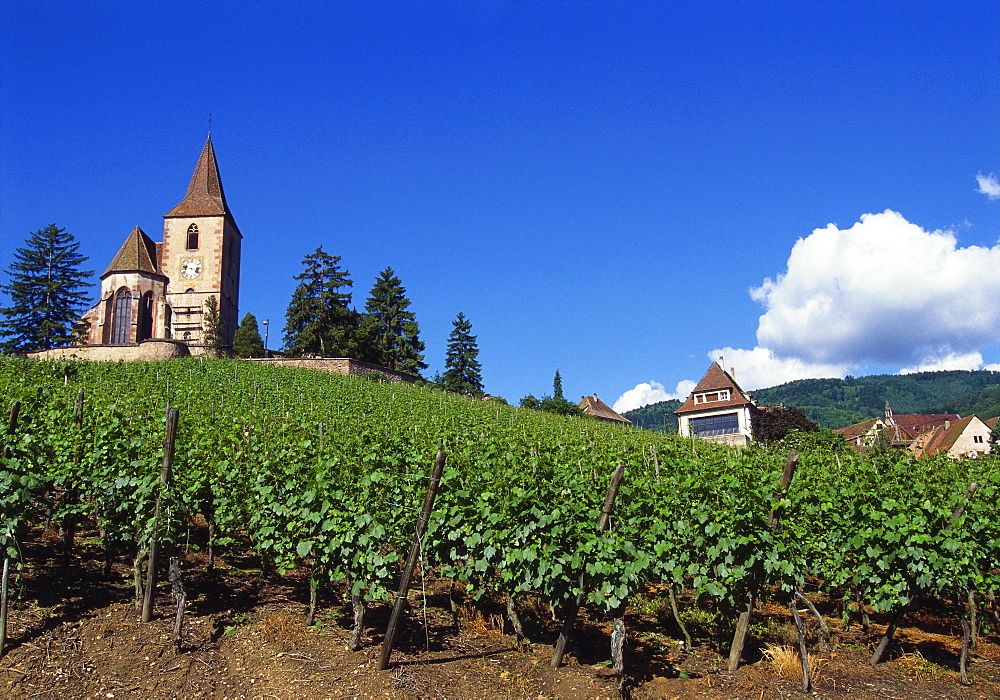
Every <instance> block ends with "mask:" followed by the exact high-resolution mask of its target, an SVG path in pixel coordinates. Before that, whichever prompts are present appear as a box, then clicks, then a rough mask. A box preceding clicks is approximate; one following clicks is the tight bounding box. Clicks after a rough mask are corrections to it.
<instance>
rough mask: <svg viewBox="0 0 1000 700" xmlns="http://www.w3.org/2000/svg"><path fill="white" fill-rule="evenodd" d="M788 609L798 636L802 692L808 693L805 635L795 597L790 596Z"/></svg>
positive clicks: (807, 659)
mask: <svg viewBox="0 0 1000 700" xmlns="http://www.w3.org/2000/svg"><path fill="white" fill-rule="evenodd" d="M788 609H789V610H791V611H792V619H793V620H794V621H795V629H796V631H797V632H798V635H799V658H801V659H802V692H803V693H808V692H809V685H810V681H809V652H808V650H807V649H806V633H805V630H804V629H803V627H802V618H801V617H799V607H798V605H796V604H795V596H794V595H793V596H792V599H791V601H789V603H788Z"/></svg>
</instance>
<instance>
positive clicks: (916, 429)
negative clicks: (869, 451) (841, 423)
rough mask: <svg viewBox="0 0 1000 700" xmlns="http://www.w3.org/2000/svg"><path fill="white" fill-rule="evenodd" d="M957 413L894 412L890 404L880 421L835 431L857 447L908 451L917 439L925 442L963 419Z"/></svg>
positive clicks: (887, 404) (873, 420)
mask: <svg viewBox="0 0 1000 700" xmlns="http://www.w3.org/2000/svg"><path fill="white" fill-rule="evenodd" d="M961 418H962V417H961V416H960V415H958V414H957V413H893V411H892V407H891V406H890V405H889V402H888V401H886V403H885V413H884V414H883V415H882V416H879V417H878V418H869V419H868V420H865V421H861V422H860V423H855V424H854V425H848V426H847V427H845V428H837V429H836V430H834V431H833V432H835V433H837V434H839V435H840V436H841V437H843V438H844V439H845V440H846V441H847V442H848V443H849V444H850V445H851V446H852V447H854V448H865V447H871V446H872V445H876V444H883V445H888V446H890V447H897V448H900V449H908V448H909V447H910V446H911V445H913V443H914V441H915V440H917V439H921V438H923V439H926V436H927V435H929V434H930V433H933V432H935V431H937V430H938V429H940V428H943V427H945V426H950V425H951V424H952V423H954V422H955V421H958V420H961Z"/></svg>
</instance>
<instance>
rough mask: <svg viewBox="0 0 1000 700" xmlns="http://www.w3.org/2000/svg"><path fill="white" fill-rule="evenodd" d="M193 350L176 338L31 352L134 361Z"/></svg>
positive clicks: (45, 355) (53, 357)
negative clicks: (131, 343) (135, 343)
mask: <svg viewBox="0 0 1000 700" xmlns="http://www.w3.org/2000/svg"><path fill="white" fill-rule="evenodd" d="M189 355H191V350H190V348H188V346H187V345H185V344H184V343H182V342H179V341H176V340H162V339H155V340H144V341H142V342H141V343H139V344H138V345H76V346H71V347H68V348H53V349H51V350H38V351H36V352H29V353H27V356H28V357H30V358H32V359H35V360H89V361H91V362H117V361H119V360H124V361H125V362H134V361H136V360H170V359H173V358H175V357H188V356H189Z"/></svg>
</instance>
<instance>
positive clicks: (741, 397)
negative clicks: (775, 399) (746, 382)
mask: <svg viewBox="0 0 1000 700" xmlns="http://www.w3.org/2000/svg"><path fill="white" fill-rule="evenodd" d="M718 389H729V398H728V399H727V400H725V401H713V402H711V403H701V404H695V402H694V395H695V394H701V393H703V392H706V391H717V390H718ZM748 405H753V401H751V400H750V397H749V396H747V395H746V394H745V393H743V390H742V389H741V388H740V385H739V384H737V383H736V380H735V379H733V378H732V376H730V374H729V372H727V371H725V370H724V369H722V367H720V366H719V363H717V362H713V363H712V366H711V367H709V368H708V371H707V372H705V376H704V377H702V378H701V381H700V382H698V385H697V386H696V387H695V388H694V390H693V391H692V392H691V394H690V395H689V396H688V397H687V400H686V401H685V402H684V404H683V405H682V406H681V407H680V408H678V409H677V410H676V411H674V413H675V414H677V413H688V412H691V411H704V410H707V409H713V410H714V409H716V408H727V407H729V406H748Z"/></svg>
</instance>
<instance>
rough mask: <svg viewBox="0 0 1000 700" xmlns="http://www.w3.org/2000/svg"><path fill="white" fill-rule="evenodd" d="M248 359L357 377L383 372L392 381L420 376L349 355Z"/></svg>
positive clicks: (412, 380) (408, 380)
mask: <svg viewBox="0 0 1000 700" xmlns="http://www.w3.org/2000/svg"><path fill="white" fill-rule="evenodd" d="M247 361H248V362H263V363H266V364H269V365H281V366H282V367H300V368H305V369H318V370H322V371H324V372H336V373H337V374H348V375H351V376H355V377H359V376H362V375H365V374H381V375H383V376H384V377H386V378H388V379H389V381H391V382H415V381H417V380H418V379H419V377H416V376H414V375H412V374H407V373H406V372H400V371H398V370H394V369H389V368H387V367H380V366H379V365H373V364H371V363H369V362H362V361H361V360H352V359H351V358H349V357H315V358H313V357H264V358H260V357H255V358H252V359H249V360H247Z"/></svg>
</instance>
